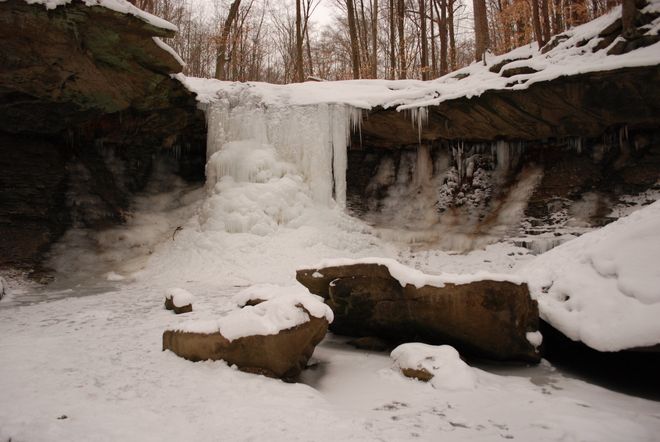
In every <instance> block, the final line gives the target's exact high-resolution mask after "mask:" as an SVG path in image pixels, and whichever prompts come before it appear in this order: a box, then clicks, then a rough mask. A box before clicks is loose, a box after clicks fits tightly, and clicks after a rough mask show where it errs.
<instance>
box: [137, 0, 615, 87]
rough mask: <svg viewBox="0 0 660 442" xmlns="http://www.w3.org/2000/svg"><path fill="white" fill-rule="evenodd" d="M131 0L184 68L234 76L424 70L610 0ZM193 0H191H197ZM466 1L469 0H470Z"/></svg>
mask: <svg viewBox="0 0 660 442" xmlns="http://www.w3.org/2000/svg"><path fill="white" fill-rule="evenodd" d="M200 1H202V0H193V2H192V3H191V0H136V5H137V6H138V7H140V8H141V9H144V10H146V11H148V12H151V13H153V14H156V15H158V16H161V17H163V18H165V19H167V20H169V21H171V22H172V23H174V24H176V25H177V26H178V27H179V33H178V34H177V36H176V37H175V38H173V39H171V41H169V44H170V45H171V46H172V47H173V48H174V49H175V50H176V51H177V52H178V53H179V54H180V55H181V56H182V58H183V59H184V60H185V61H186V63H187V66H186V67H185V70H184V73H185V74H186V75H190V76H197V77H215V78H219V79H222V80H232V81H266V82H271V83H291V82H296V81H304V80H306V79H309V78H315V79H325V80H344V79H354V78H388V79H405V78H411V79H430V78H435V77H438V76H440V75H443V74H445V73H448V72H450V71H453V70H455V69H457V68H460V67H462V66H465V65H467V64H469V63H470V62H472V61H473V60H475V59H477V60H478V59H480V58H481V57H482V56H483V54H484V53H485V52H486V51H491V52H492V53H494V54H501V53H504V52H507V51H509V50H511V49H513V48H514V47H517V46H520V45H524V44H528V43H530V42H533V41H537V42H539V44H540V45H543V44H544V43H546V42H547V41H548V40H549V39H550V37H551V36H552V35H555V34H558V33H561V32H562V31H564V30H565V29H568V28H570V27H571V26H575V25H579V24H582V23H584V22H586V21H589V20H592V19H594V18H595V17H597V16H599V15H602V14H603V13H605V12H607V11H608V10H609V9H611V8H612V7H614V6H615V5H616V4H617V2H616V0H234V1H233V2H232V1H231V0H215V3H210V2H211V1H213V0H208V1H209V3H208V4H207V3H199V2H200ZM196 2H197V3H196ZM321 2H324V3H323V5H322V6H323V7H322V8H321V7H320V6H321V5H320V3H321ZM468 2H470V3H468Z"/></svg>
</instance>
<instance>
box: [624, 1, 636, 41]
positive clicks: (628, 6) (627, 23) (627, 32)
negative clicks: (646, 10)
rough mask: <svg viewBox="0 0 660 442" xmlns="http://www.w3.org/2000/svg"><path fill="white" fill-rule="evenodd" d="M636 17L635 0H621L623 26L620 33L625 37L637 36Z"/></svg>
mask: <svg viewBox="0 0 660 442" xmlns="http://www.w3.org/2000/svg"><path fill="white" fill-rule="evenodd" d="M636 17H637V7H636V6H635V0H622V2H621V25H622V27H623V33H622V35H623V36H624V37H625V38H628V39H630V38H634V37H636V36H637V34H638V32H637V27H636V26H635V18H636Z"/></svg>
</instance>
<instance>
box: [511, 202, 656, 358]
mask: <svg viewBox="0 0 660 442" xmlns="http://www.w3.org/2000/svg"><path fill="white" fill-rule="evenodd" d="M519 274H521V275H523V276H524V277H525V278H526V279H527V280H528V284H529V288H530V292H531V294H532V296H533V297H535V298H536V299H537V300H538V303H539V311H540V313H541V317H542V318H543V319H544V320H545V321H547V322H548V323H550V324H551V325H552V326H553V327H555V328H557V329H558V330H559V331H561V332H562V333H564V334H565V335H566V336H568V337H569V338H571V339H573V340H579V341H582V342H584V343H585V344H587V345H588V346H590V347H592V348H595V349H596V350H600V351H618V350H623V349H628V348H635V347H647V346H653V345H655V344H659V343H660V201H658V202H655V203H653V204H651V205H649V206H647V207H645V208H643V209H641V210H639V211H637V212H634V213H633V214H631V215H629V216H627V217H625V218H621V219H619V220H618V221H616V222H613V223H612V224H609V225H607V226H605V227H603V228H602V229H599V230H596V231H593V232H590V233H587V234H585V235H583V236H581V237H579V238H577V239H574V240H572V241H569V242H567V243H565V244H563V245H561V246H559V247H557V248H555V249H553V250H551V251H549V252H547V253H544V254H543V255H540V256H539V257H537V258H536V259H534V260H533V261H531V262H530V263H529V264H527V265H525V266H524V267H523V268H522V269H521V270H520V272H519Z"/></svg>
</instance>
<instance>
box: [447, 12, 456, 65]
mask: <svg viewBox="0 0 660 442" xmlns="http://www.w3.org/2000/svg"><path fill="white" fill-rule="evenodd" d="M447 30H448V31H449V66H450V67H451V70H452V71H454V70H456V34H455V33H454V0H449V3H448V5H447Z"/></svg>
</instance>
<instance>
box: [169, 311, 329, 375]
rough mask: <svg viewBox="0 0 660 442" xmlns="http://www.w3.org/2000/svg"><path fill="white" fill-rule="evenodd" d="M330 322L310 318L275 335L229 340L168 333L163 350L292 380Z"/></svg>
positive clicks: (173, 331)
mask: <svg viewBox="0 0 660 442" xmlns="http://www.w3.org/2000/svg"><path fill="white" fill-rule="evenodd" d="M327 330H328V321H327V320H326V319H325V318H316V317H314V316H312V315H309V321H308V322H305V323H304V324H300V325H297V326H295V327H292V328H289V329H286V330H281V331H280V332H279V333H277V334H273V335H254V336H246V337H242V338H237V339H234V340H231V341H230V340H228V339H227V338H225V337H224V336H223V335H222V334H221V333H220V332H216V333H210V334H206V333H192V332H185V331H178V330H167V331H165V333H163V350H171V351H173V352H174V353H176V354H177V355H178V356H181V357H182V358H185V359H188V360H190V361H195V362H196V361H203V360H220V359H222V360H224V361H225V362H227V363H228V364H230V365H234V364H235V365H236V366H237V367H238V369H239V370H241V371H245V372H249V373H257V374H263V375H265V376H269V377H274V378H281V379H286V380H290V379H293V378H295V377H296V376H298V375H299V374H300V372H301V371H302V370H303V369H304V368H305V366H306V365H307V361H308V360H309V358H310V357H311V356H312V354H313V353H314V349H315V348H316V345H317V344H318V343H319V342H321V340H322V339H323V338H324V337H325V334H326V332H327Z"/></svg>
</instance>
